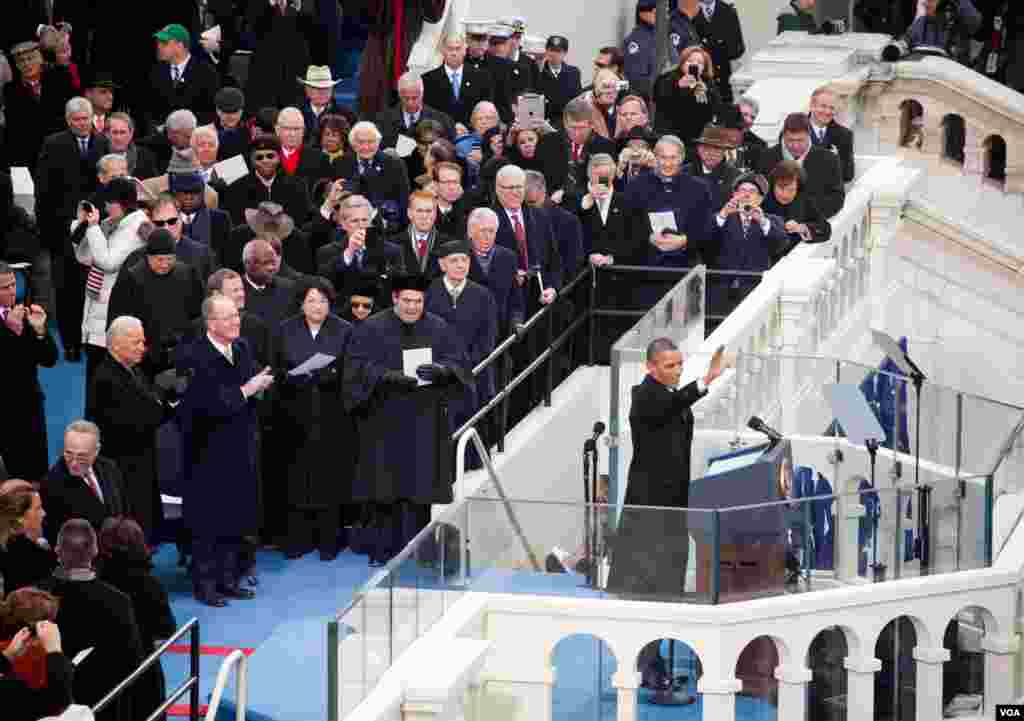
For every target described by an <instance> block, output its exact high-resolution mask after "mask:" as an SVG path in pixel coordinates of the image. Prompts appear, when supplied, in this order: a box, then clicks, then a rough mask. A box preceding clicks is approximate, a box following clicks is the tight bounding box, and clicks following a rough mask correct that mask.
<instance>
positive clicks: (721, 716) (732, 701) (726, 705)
mask: <svg viewBox="0 0 1024 721" xmlns="http://www.w3.org/2000/svg"><path fill="white" fill-rule="evenodd" d="M742 689H743V683H742V682H741V681H740V680H739V679H737V678H726V679H721V680H717V681H714V680H709V679H708V678H707V676H705V677H703V678H701V679H700V681H698V682H697V691H698V692H699V693H701V694H703V696H704V699H703V700H704V717H703V721H735V719H736V694H737V693H738V692H739V691H740V690H742Z"/></svg>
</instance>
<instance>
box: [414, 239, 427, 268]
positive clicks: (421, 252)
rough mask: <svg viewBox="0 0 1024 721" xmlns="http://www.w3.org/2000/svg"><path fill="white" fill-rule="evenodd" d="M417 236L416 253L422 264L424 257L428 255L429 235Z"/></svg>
mask: <svg viewBox="0 0 1024 721" xmlns="http://www.w3.org/2000/svg"><path fill="white" fill-rule="evenodd" d="M416 238H417V239H416V255H417V256H419V259H420V264H422V263H423V259H424V258H426V257H427V236H425V235H417V236H416Z"/></svg>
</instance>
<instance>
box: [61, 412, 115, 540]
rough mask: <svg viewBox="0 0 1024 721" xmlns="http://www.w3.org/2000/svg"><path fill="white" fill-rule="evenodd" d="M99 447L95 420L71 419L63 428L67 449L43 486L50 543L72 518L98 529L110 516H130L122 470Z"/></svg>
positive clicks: (97, 427) (65, 448)
mask: <svg viewBox="0 0 1024 721" xmlns="http://www.w3.org/2000/svg"><path fill="white" fill-rule="evenodd" d="M100 450H101V445H100V428H99V426H97V425H96V424H95V423H93V422H92V421H85V420H77V421H72V422H71V423H70V424H69V425H68V427H67V428H66V429H65V430H64V449H63V451H61V457H60V458H59V459H58V460H57V462H56V463H54V464H53V465H52V466H50V472H49V473H48V474H47V476H46V483H45V484H44V486H43V489H42V495H43V507H44V508H45V509H46V518H45V519H44V521H43V531H44V534H43V535H45V536H46V539H47V540H48V541H49V542H50V543H51V544H56V543H57V533H58V532H59V531H60V527H61V526H63V525H64V522H65V521H67V520H68V519H69V518H84V519H85V520H87V521H88V522H89V523H90V524H92V527H93V528H94V529H95V530H96V531H97V532H99V530H100V527H101V526H102V525H103V521H105V520H106V519H108V518H110V517H111V516H129V515H131V509H130V508H128V506H127V505H126V504H125V498H124V481H123V480H122V478H121V471H120V469H119V468H118V467H117V464H116V463H114V462H113V461H112V460H110V459H109V458H107V457H106V456H102V455H100Z"/></svg>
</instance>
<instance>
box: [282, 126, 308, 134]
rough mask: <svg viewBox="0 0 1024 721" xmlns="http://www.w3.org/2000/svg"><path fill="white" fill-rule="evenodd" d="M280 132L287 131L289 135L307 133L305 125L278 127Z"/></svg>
mask: <svg viewBox="0 0 1024 721" xmlns="http://www.w3.org/2000/svg"><path fill="white" fill-rule="evenodd" d="M277 129H278V130H287V131H288V132H289V133H303V132H305V131H306V127H305V126H304V125H278V126H277Z"/></svg>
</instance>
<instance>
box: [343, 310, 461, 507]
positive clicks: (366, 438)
mask: <svg viewBox="0 0 1024 721" xmlns="http://www.w3.org/2000/svg"><path fill="white" fill-rule="evenodd" d="M414 348H430V349H431V350H432V351H433V362H435V363H441V364H444V365H447V366H450V367H452V368H455V369H457V370H458V372H460V373H461V374H462V375H463V377H464V378H467V373H468V365H469V364H468V361H467V358H466V354H465V351H464V350H463V348H462V343H461V342H460V341H459V338H458V336H457V335H456V333H455V331H454V329H452V328H451V327H450V326H449V325H448V324H447V323H445V322H444V321H443V320H442V319H440V318H438V317H437V316H436V315H433V314H432V313H427V312H424V314H423V317H422V318H420V320H418V321H417V322H416V323H412V324H408V325H407V324H405V323H403V322H402V321H401V319H400V318H399V317H398V315H397V313H395V311H394V310H392V309H388V310H383V311H381V312H379V313H377V314H375V315H373V316H371V317H370V318H367V319H366V320H365V321H364V322H363V323H362V324H360V325H359V326H356V328H355V329H354V331H353V333H352V340H351V342H350V344H349V359H348V364H347V365H346V369H345V396H346V407H347V408H348V409H349V411H350V412H352V413H353V415H354V416H355V417H356V422H357V424H358V427H359V461H358V463H357V467H356V473H355V477H354V479H353V481H352V497H353V500H354V501H375V502H378V503H392V502H395V501H398V500H407V501H411V502H412V503H417V504H429V503H450V502H451V501H452V488H451V484H452V481H453V480H454V479H453V477H452V472H453V471H452V458H453V456H454V453H453V452H452V444H451V434H452V431H453V430H454V429H453V428H452V424H451V421H450V418H449V415H448V401H449V399H450V398H451V397H458V396H460V395H461V394H462V393H463V387H462V386H461V385H453V386H449V387H447V388H444V387H437V386H433V385H427V386H420V387H419V388H416V389H414V390H411V391H402V390H396V389H395V388H393V387H391V386H389V385H388V384H386V383H385V382H384V381H383V377H384V373H385V372H386V371H389V370H397V371H401V370H402V351H403V350H410V349H414Z"/></svg>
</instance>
